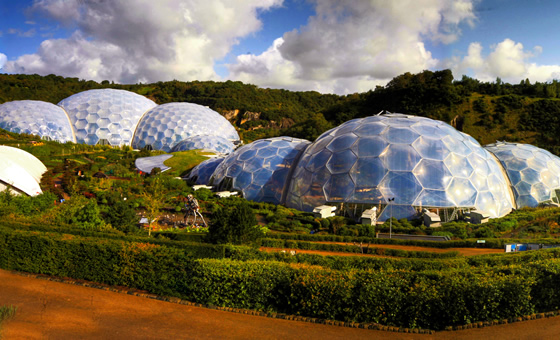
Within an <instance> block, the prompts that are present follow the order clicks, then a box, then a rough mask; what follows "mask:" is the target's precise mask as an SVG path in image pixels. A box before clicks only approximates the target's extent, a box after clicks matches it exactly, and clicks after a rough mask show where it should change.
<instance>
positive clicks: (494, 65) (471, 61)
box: [442, 39, 560, 83]
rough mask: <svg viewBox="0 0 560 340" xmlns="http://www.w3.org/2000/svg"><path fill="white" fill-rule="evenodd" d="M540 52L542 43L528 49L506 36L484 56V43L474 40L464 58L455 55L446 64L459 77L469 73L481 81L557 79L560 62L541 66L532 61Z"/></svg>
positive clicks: (541, 80)
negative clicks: (530, 49) (482, 44)
mask: <svg viewBox="0 0 560 340" xmlns="http://www.w3.org/2000/svg"><path fill="white" fill-rule="evenodd" d="M540 53H542V47H541V46H535V47H534V48H533V50H532V51H527V50H525V48H524V47H523V44H521V43H519V42H515V41H513V40H511V39H505V40H504V41H502V42H500V43H498V44H496V45H493V46H490V53H489V54H488V55H487V56H484V55H483V48H482V46H481V45H480V43H478V42H474V43H471V44H470V45H469V49H468V53H467V55H466V56H465V57H464V58H462V59H461V58H453V59H451V60H447V61H445V62H444V63H442V65H443V67H448V68H451V69H452V71H453V74H454V75H455V77H457V78H459V77H460V76H462V75H463V74H467V75H470V76H472V77H474V78H476V79H479V80H481V81H494V80H496V78H498V77H499V78H501V79H502V80H503V81H506V82H509V83H519V82H520V81H521V80H522V79H526V78H529V79H530V80H531V81H539V82H546V81H551V80H552V79H557V78H558V74H560V65H537V64H536V63H531V62H530V61H529V60H530V59H531V58H533V57H535V56H537V55H539V54H540Z"/></svg>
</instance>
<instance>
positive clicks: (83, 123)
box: [58, 89, 156, 146]
mask: <svg viewBox="0 0 560 340" xmlns="http://www.w3.org/2000/svg"><path fill="white" fill-rule="evenodd" d="M58 105H60V106H62V107H63V108H64V109H65V110H66V112H67V113H68V117H69V118H70V121H71V123H72V125H73V127H74V132H75V134H76V141H77V142H78V143H81V144H89V145H95V144H98V143H99V144H110V145H113V146H120V145H130V143H131V142H132V137H133V135H134V130H135V129H136V126H137V124H138V122H139V121H140V118H141V117H142V115H143V114H144V113H145V112H146V111H148V110H149V109H151V108H153V107H154V106H156V103H154V102H153V101H151V100H150V99H148V98H146V97H143V96H141V95H139V94H136V93H134V92H130V91H125V90H116V89H98V90H88V91H84V92H80V93H77V94H75V95H72V96H70V97H68V98H66V99H63V100H62V101H60V102H59V103H58Z"/></svg>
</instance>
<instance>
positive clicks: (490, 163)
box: [286, 114, 513, 221]
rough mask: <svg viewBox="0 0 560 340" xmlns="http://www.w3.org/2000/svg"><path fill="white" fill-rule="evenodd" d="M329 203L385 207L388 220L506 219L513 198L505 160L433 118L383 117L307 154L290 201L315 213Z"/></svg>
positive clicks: (338, 131)
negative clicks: (438, 215)
mask: <svg viewBox="0 0 560 340" xmlns="http://www.w3.org/2000/svg"><path fill="white" fill-rule="evenodd" d="M325 203H344V204H347V205H348V204H366V205H370V207H371V205H379V207H380V208H381V209H382V211H380V216H379V220H380V221H384V220H386V219H388V218H389V217H391V216H393V217H396V218H413V217H414V216H415V215H417V213H418V210H419V208H469V209H477V210H479V211H481V212H484V213H486V214H488V215H489V216H490V217H500V216H504V215H506V214H507V213H509V212H510V211H511V209H512V207H513V197H512V195H511V192H510V191H509V187H508V181H507V179H506V176H505V174H504V172H503V171H502V170H501V167H500V165H499V163H498V162H497V161H496V159H495V158H494V157H493V156H492V155H491V154H490V153H489V152H488V151H486V150H485V149H484V148H482V147H481V146H480V144H478V142H476V140H474V139H473V138H472V137H470V136H467V135H465V134H463V133H461V132H459V131H457V130H455V129H454V128H453V127H451V126H450V125H448V124H446V123H443V122H440V121H436V120H432V119H429V118H424V117H416V116H409V115H403V114H384V115H377V116H372V117H367V118H362V119H354V120H351V121H348V122H346V123H344V124H342V125H340V126H338V127H336V128H334V129H331V130H329V131H327V132H325V133H324V134H322V135H321V136H320V137H319V138H317V140H316V141H315V142H313V143H312V144H311V145H310V146H309V147H308V148H307V149H306V150H305V152H304V154H303V155H302V156H301V159H300V161H299V162H298V164H297V167H296V168H295V170H294V173H293V176H292V181H291V185H290V188H289V191H288V196H287V201H286V204H287V205H288V206H289V207H292V208H296V209H299V210H303V211H312V210H313V208H314V207H316V206H319V205H322V204H325ZM388 206H390V209H385V207H388Z"/></svg>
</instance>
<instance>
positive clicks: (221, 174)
mask: <svg viewBox="0 0 560 340" xmlns="http://www.w3.org/2000/svg"><path fill="white" fill-rule="evenodd" d="M309 144H310V143H309V141H307V140H305V139H298V138H291V137H275V138H266V139H261V140H257V141H255V142H253V143H251V144H247V145H244V146H242V147H240V148H239V149H237V150H236V151H235V152H233V153H232V154H230V155H229V156H228V157H226V158H225V160H224V161H223V162H222V163H221V164H220V165H219V166H218V167H217V168H216V170H215V171H214V175H213V176H212V178H211V180H210V184H211V185H214V186H217V187H218V188H219V189H221V190H239V191H241V192H242V193H243V197H245V198H246V199H248V200H252V201H257V202H269V203H275V204H280V203H283V198H284V189H285V188H287V185H288V182H289V178H290V175H291V170H292V168H293V166H294V163H295V162H296V161H297V159H298V158H299V156H300V154H301V153H302V152H303V150H305V148H306V147H307V146H308V145H309Z"/></svg>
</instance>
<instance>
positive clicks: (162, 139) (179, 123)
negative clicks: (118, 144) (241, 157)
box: [132, 103, 239, 152]
mask: <svg viewBox="0 0 560 340" xmlns="http://www.w3.org/2000/svg"><path fill="white" fill-rule="evenodd" d="M199 135H206V136H221V137H223V138H225V139H228V140H230V141H238V140H239V135H238V134H237V131H235V128H234V127H233V125H231V124H230V122H228V121H227V119H225V118H224V117H223V116H222V115H220V114H219V113H218V112H216V111H214V110H212V109H210V108H208V107H206V106H202V105H198V104H192V103H167V104H162V105H159V106H157V107H155V108H153V109H151V110H150V111H148V112H147V113H146V114H145V115H144V117H143V118H142V120H141V121H140V123H138V127H137V129H136V132H135V134H134V139H133V141H132V147H133V148H135V149H142V148H144V147H150V148H152V149H154V150H163V151H165V152H169V151H170V150H171V148H173V146H175V144H177V143H179V142H180V141H182V140H184V139H187V138H189V137H192V136H199Z"/></svg>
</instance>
